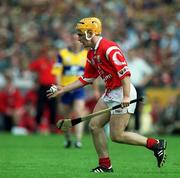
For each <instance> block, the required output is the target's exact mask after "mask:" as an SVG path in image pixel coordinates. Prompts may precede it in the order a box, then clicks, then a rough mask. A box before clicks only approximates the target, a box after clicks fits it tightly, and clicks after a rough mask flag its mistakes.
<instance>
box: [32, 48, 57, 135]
mask: <svg viewBox="0 0 180 178" xmlns="http://www.w3.org/2000/svg"><path fill="white" fill-rule="evenodd" d="M54 63H55V56H54V49H53V48H51V47H48V48H46V49H44V50H43V51H42V53H41V54H40V56H39V57H38V58H37V59H35V60H34V61H32V62H31V63H30V66H29V68H30V70H32V71H34V72H36V74H37V77H38V78H37V80H38V83H39V88H38V90H37V96H38V100H37V108H36V111H37V113H36V117H35V119H36V124H37V126H36V127H37V131H38V127H39V126H40V124H41V119H42V116H43V114H44V111H45V109H46V107H48V108H49V113H50V118H49V120H50V131H51V132H54V131H55V121H56V110H57V108H56V99H52V100H48V99H47V97H46V90H47V89H48V88H49V87H50V86H51V85H52V83H55V77H54V75H53V74H51V70H52V67H53V64H54Z"/></svg>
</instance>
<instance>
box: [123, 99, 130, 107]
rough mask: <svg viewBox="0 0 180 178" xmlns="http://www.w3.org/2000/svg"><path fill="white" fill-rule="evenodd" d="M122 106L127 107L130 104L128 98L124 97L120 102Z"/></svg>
mask: <svg viewBox="0 0 180 178" xmlns="http://www.w3.org/2000/svg"><path fill="white" fill-rule="evenodd" d="M121 105H122V108H125V107H128V106H129V105H130V98H129V97H124V98H123V100H122V102H121Z"/></svg>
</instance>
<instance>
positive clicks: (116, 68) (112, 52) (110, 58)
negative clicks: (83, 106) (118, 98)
mask: <svg viewBox="0 0 180 178" xmlns="http://www.w3.org/2000/svg"><path fill="white" fill-rule="evenodd" d="M130 75H131V74H130V71H129V69H128V66H127V62H126V60H125V57H124V55H123V54H122V52H121V50H120V48H119V46H118V45H117V44H116V43H115V42H113V41H108V40H107V39H105V38H102V37H101V38H100V39H99V40H98V42H97V43H96V46H95V48H94V49H91V50H89V51H88V54H87V61H86V66H85V70H84V75H83V76H81V77H80V78H79V80H80V81H81V82H82V83H83V84H84V85H87V84H90V83H92V82H93V81H94V80H95V79H96V78H97V77H98V76H101V78H102V79H103V80H104V82H105V87H106V88H107V89H114V88H117V87H120V86H121V85H122V84H121V80H122V79H123V78H124V77H125V76H130Z"/></svg>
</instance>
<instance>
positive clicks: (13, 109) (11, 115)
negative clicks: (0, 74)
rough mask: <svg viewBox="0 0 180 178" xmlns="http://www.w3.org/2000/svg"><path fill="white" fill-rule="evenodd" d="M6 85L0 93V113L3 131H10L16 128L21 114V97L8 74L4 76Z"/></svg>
mask: <svg viewBox="0 0 180 178" xmlns="http://www.w3.org/2000/svg"><path fill="white" fill-rule="evenodd" d="M5 79H6V85H5V86H4V87H3V89H2V90H1V91H0V101H1V102H0V113H1V115H2V116H3V127H4V128H3V129H4V130H5V131H11V129H12V128H13V126H17V125H18V123H19V120H20V118H21V116H22V113H23V107H22V106H23V97H22V96H21V93H20V91H19V89H18V88H16V87H15V86H14V84H13V81H12V76H11V74H10V73H9V72H7V73H6V74H5Z"/></svg>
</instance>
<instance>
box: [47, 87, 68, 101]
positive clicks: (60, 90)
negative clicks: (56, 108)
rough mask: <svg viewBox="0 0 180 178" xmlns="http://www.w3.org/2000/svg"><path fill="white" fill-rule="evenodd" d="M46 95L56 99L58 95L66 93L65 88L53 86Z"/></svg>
mask: <svg viewBox="0 0 180 178" xmlns="http://www.w3.org/2000/svg"><path fill="white" fill-rule="evenodd" d="M46 93H47V95H46V96H47V97H48V98H49V99H50V98H54V97H56V96H58V95H62V94H63V93H64V90H63V86H57V85H54V84H52V86H51V87H50V89H49V90H47V91H46Z"/></svg>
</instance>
